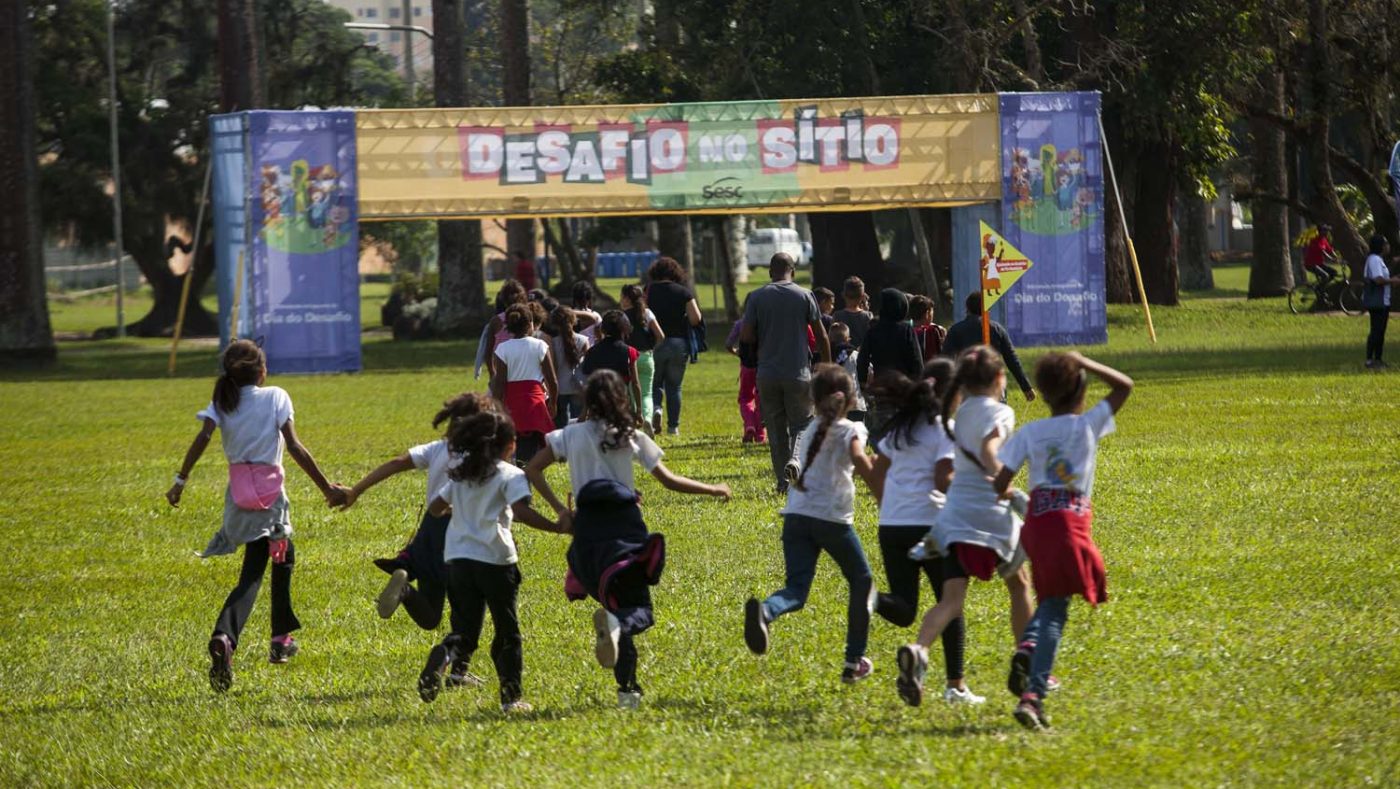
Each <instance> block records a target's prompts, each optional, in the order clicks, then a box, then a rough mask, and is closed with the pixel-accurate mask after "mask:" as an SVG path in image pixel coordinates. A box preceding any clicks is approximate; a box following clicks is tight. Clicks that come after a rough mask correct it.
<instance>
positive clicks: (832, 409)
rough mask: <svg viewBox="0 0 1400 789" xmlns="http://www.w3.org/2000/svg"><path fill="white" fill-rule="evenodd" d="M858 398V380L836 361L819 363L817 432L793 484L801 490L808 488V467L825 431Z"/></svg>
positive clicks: (815, 395) (814, 394)
mask: <svg viewBox="0 0 1400 789" xmlns="http://www.w3.org/2000/svg"><path fill="white" fill-rule="evenodd" d="M855 401H856V383H855V381H852V380H851V376H849V375H847V374H846V370H845V369H844V368H842V367H840V366H839V365H835V364H819V365H817V367H816V370H815V371H814V372H813V375H812V402H814V403H816V405H817V417H818V419H819V420H820V421H818V422H817V432H815V433H813V434H812V442H811V443H810V444H808V445H807V457H806V459H805V460H803V462H802V471H801V472H800V473H798V475H797V479H796V480H795V481H793V483H792V486H793V487H795V488H797V489H798V490H804V491H805V490H806V489H807V469H809V468H811V466H812V463H813V462H814V461H816V459H817V453H818V452H820V451H821V448H822V444H823V443H824V442H825V441H826V434H827V432H828V431H830V430H831V425H832V423H833V422H835V421H836V420H838V419H840V418H841V417H843V416H845V415H846V411H847V410H849V409H850V407H851V404H852V403H854V402H855Z"/></svg>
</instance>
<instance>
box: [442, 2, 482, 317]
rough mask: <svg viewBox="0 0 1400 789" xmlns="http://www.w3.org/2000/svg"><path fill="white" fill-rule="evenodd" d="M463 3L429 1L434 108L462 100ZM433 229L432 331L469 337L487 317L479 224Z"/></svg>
mask: <svg viewBox="0 0 1400 789" xmlns="http://www.w3.org/2000/svg"><path fill="white" fill-rule="evenodd" d="M463 1H464V0H433V30H434V35H433V101H434V103H435V104H437V106H439V107H463V106H466V104H467V71H466V63H465V62H464V61H465V56H466V47H465V45H464V44H463V42H462V3H463ZM437 228H438V303H437V313H436V314H435V315H434V316H433V329H434V330H435V331H437V332H438V333H439V334H451V335H466V336H471V334H472V333H473V329H475V327H476V326H479V325H480V324H481V323H482V322H484V321H485V320H487V319H488V318H489V317H490V310H489V308H488V306H487V303H486V273H485V272H484V271H483V270H482V264H481V222H479V221H475V220H472V221H462V220H442V221H439V222H438V223H437Z"/></svg>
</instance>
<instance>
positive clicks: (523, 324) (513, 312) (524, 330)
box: [506, 304, 533, 338]
mask: <svg viewBox="0 0 1400 789" xmlns="http://www.w3.org/2000/svg"><path fill="white" fill-rule="evenodd" d="M531 320H533V319H532V318H531V317H530V310H529V308H527V307H526V306H525V305H524V304H512V305H510V306H509V307H507V308H506V331H508V332H510V334H511V336H512V337H516V338H520V337H524V336H525V335H527V334H529V333H530V321H531Z"/></svg>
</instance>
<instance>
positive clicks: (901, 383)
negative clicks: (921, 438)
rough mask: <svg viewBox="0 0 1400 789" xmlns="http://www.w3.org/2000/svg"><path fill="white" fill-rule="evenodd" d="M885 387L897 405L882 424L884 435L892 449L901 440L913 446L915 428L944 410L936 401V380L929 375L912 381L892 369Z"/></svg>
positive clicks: (932, 420)
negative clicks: (888, 418) (892, 372)
mask: <svg viewBox="0 0 1400 789" xmlns="http://www.w3.org/2000/svg"><path fill="white" fill-rule="evenodd" d="M885 386H886V391H887V392H888V393H889V395H890V397H891V399H893V400H894V401H895V402H896V403H898V405H897V406H896V408H895V412H894V415H893V416H891V417H890V421H889V422H888V423H886V424H885V435H887V436H889V437H890V442H891V444H892V445H893V446H894V448H895V449H899V448H900V445H901V444H907V445H909V446H914V444H916V443H918V440H917V439H916V438H914V431H915V430H916V429H917V428H918V426H919V425H921V424H925V425H931V424H933V423H934V420H935V419H937V418H938V416H939V415H940V414H941V413H942V411H943V405H942V403H940V402H939V399H938V391H937V387H936V382H935V381H933V380H930V379H928V378H920V379H919V380H918V381H911V380H909V379H908V378H905V377H904V376H902V375H900V374H898V373H894V374H892V375H890V376H889V377H888V378H887V379H886V383H885Z"/></svg>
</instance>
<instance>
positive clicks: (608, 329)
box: [599, 310, 632, 342]
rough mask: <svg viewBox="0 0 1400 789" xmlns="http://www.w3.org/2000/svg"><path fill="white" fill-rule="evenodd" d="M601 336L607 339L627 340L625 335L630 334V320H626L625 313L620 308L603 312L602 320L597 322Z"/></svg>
mask: <svg viewBox="0 0 1400 789" xmlns="http://www.w3.org/2000/svg"><path fill="white" fill-rule="evenodd" d="M599 326H600V327H601V331H602V332H603V336H604V337H605V338H607V339H609V340H622V341H623V342H626V341H627V337H628V336H629V335H631V334H632V322H631V321H629V320H627V313H625V312H623V311H622V310H608V311H607V312H605V313H603V320H602V321H601V322H600V323H599Z"/></svg>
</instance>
